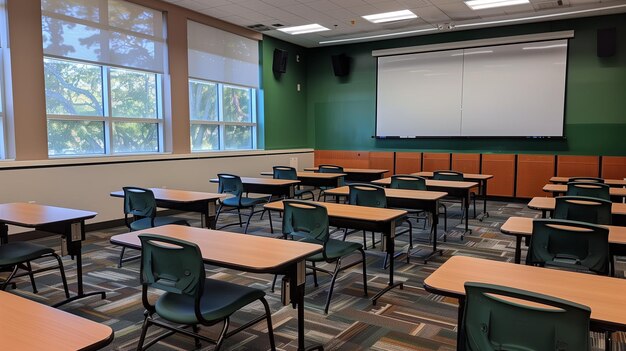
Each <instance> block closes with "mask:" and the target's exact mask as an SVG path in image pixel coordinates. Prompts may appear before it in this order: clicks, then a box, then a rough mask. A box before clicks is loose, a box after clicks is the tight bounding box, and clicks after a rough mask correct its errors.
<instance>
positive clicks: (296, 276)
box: [111, 225, 322, 350]
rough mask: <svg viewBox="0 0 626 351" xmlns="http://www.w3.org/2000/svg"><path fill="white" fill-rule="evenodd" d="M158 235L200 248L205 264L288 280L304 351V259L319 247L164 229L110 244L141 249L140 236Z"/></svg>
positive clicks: (216, 232) (129, 235) (113, 239)
mask: <svg viewBox="0 0 626 351" xmlns="http://www.w3.org/2000/svg"><path fill="white" fill-rule="evenodd" d="M144 233H146V234H147V233H150V234H159V235H164V236H168V237H172V238H176V239H182V240H186V241H190V242H193V243H195V244H197V245H198V247H200V252H201V253H202V259H203V260H204V263H206V264H211V265H215V266H220V267H225V268H230V269H235V270H239V271H245V272H253V273H269V274H284V275H285V276H287V277H289V281H290V282H296V284H290V288H291V290H290V291H289V294H288V295H287V292H286V291H283V294H284V295H283V296H289V297H291V299H290V301H286V302H285V303H289V302H291V304H292V306H293V308H296V307H297V309H298V350H304V284H305V282H306V268H305V259H306V258H307V257H308V256H311V255H314V254H316V253H318V252H321V251H322V246H321V245H316V244H309V243H302V242H298V241H291V240H282V239H274V238H266V237H260V236H254V235H246V234H237V233H231V232H225V231H219V230H210V229H204V228H194V227H187V226H180V225H165V226H161V227H157V228H150V229H146V230H140V231H136V232H130V233H125V234H119V235H115V236H113V237H111V243H112V244H115V245H122V246H126V247H130V248H133V249H138V250H140V249H141V241H140V240H139V235H140V234H144Z"/></svg>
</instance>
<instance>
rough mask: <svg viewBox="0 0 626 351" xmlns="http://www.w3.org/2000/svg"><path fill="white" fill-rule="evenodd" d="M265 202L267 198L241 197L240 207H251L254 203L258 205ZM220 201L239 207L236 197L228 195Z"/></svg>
mask: <svg viewBox="0 0 626 351" xmlns="http://www.w3.org/2000/svg"><path fill="white" fill-rule="evenodd" d="M266 202H267V198H266V197H265V198H263V197H244V196H242V197H241V207H251V206H254V205H260V204H264V203H266ZM222 203H223V204H224V205H226V206H230V207H239V199H238V198H237V197H229V198H227V199H224V200H222Z"/></svg>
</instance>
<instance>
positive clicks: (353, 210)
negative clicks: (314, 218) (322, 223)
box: [264, 201, 407, 222]
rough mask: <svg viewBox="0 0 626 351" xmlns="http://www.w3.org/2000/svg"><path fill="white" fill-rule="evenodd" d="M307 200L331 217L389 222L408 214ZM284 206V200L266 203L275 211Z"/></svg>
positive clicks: (402, 211)
mask: <svg viewBox="0 0 626 351" xmlns="http://www.w3.org/2000/svg"><path fill="white" fill-rule="evenodd" d="M307 202H311V203H314V204H318V205H322V206H324V207H326V209H327V210H328V216H329V217H338V218H348V219H354V220H358V221H368V222H389V221H393V220H396V219H398V218H400V217H402V216H404V215H406V214H407V212H406V211H404V210H393V209H389V208H378V207H367V206H355V205H345V204H335V203H331V202H315V201H307ZM283 206H284V205H283V202H282V201H274V202H270V203H268V204H265V205H264V207H265V208H266V209H268V210H275V211H283V210H284V207H283Z"/></svg>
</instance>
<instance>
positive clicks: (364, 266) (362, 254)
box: [359, 250, 367, 297]
mask: <svg viewBox="0 0 626 351" xmlns="http://www.w3.org/2000/svg"><path fill="white" fill-rule="evenodd" d="M359 251H360V252H361V266H363V294H364V295H365V297H367V265H366V264H365V251H363V250H359Z"/></svg>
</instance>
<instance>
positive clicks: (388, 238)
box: [372, 221, 404, 305]
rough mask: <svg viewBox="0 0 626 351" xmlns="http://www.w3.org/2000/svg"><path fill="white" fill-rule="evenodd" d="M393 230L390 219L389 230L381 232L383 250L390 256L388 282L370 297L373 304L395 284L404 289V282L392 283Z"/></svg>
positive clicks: (393, 225)
mask: <svg viewBox="0 0 626 351" xmlns="http://www.w3.org/2000/svg"><path fill="white" fill-rule="evenodd" d="M395 232H396V223H395V221H391V225H390V226H389V230H388V231H386V232H385V233H383V235H384V236H385V241H384V242H383V249H384V250H385V252H387V255H388V256H389V257H390V258H391V259H390V260H389V283H387V286H386V287H385V288H384V289H382V290H381V291H379V292H378V293H377V294H376V295H374V297H372V304H373V305H376V302H377V301H378V299H379V298H380V297H381V296H383V295H384V294H385V293H386V292H387V291H389V290H391V289H393V288H395V287H397V286H398V287H400V289H404V284H403V283H402V282H399V283H394V281H393V267H394V261H395V260H394V258H393V254H394V252H395V240H396V238H395V236H396V235H395Z"/></svg>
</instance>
